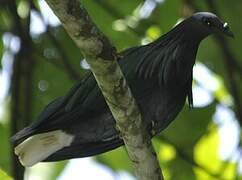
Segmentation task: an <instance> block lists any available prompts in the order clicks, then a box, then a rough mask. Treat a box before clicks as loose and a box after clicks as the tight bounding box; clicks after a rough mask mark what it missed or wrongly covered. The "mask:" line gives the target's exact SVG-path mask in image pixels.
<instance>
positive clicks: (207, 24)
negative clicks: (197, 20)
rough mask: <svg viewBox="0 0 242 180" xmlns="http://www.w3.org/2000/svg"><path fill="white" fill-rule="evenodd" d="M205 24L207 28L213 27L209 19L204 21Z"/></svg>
mask: <svg viewBox="0 0 242 180" xmlns="http://www.w3.org/2000/svg"><path fill="white" fill-rule="evenodd" d="M203 22H204V24H205V25H206V26H208V27H211V25H212V24H211V22H210V21H209V19H207V18H206V19H204V20H203Z"/></svg>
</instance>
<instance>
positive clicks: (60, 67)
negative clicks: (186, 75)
mask: <svg viewBox="0 0 242 180" xmlns="http://www.w3.org/2000/svg"><path fill="white" fill-rule="evenodd" d="M81 2H82V3H83V5H84V6H85V7H86V8H87V10H88V12H89V13H90V15H91V17H92V19H93V21H94V22H95V23H96V24H97V25H98V27H99V28H100V29H101V30H102V31H103V32H104V34H106V35H107V36H108V38H109V39H110V40H111V41H112V43H113V44H114V45H115V46H116V47H117V49H118V50H119V51H122V50H123V49H125V48H128V47H131V46H135V45H140V44H145V43H148V42H150V41H153V40H154V39H156V38H158V37H159V36H160V35H162V34H164V33H165V32H167V31H169V30H170V29H171V28H172V27H173V26H174V25H175V24H176V23H177V22H178V21H179V20H180V19H181V18H184V17H186V16H188V15H190V14H191V13H192V12H194V10H195V9H196V10H198V9H199V10H200V11H208V10H211V3H214V4H215V5H216V6H215V7H212V8H213V9H212V10H213V11H217V12H219V14H220V15H221V18H222V19H224V20H226V21H228V22H229V24H231V28H232V30H233V31H234V33H235V36H236V40H234V41H232V40H226V41H225V42H224V43H225V45H226V48H227V49H228V51H229V52H230V53H231V54H230V58H231V56H233V58H234V59H235V60H236V63H237V64H236V65H233V66H231V67H230V66H228V64H226V57H225V54H224V50H223V48H222V45H221V44H220V43H221V42H220V43H219V41H217V39H216V37H210V38H208V39H206V40H204V41H203V42H202V43H201V45H200V48H199V52H198V57H197V59H198V61H199V62H200V63H202V64H203V65H205V67H206V68H207V69H208V70H209V71H210V72H211V79H213V82H214V83H218V86H217V87H216V89H213V90H212V91H209V93H210V94H211V95H212V97H213V98H212V99H213V100H212V101H211V102H209V103H207V104H206V105H203V106H201V107H198V108H195V109H192V110H190V109H188V107H187V106H186V107H185V108H184V110H183V112H181V113H180V115H179V116H178V117H177V119H176V121H175V122H173V123H172V124H171V125H170V126H169V128H167V129H166V130H165V131H164V132H163V133H161V135H160V136H158V137H156V138H154V140H153V144H154V146H155V149H156V152H157V155H158V158H159V161H160V164H161V167H162V169H163V173H164V176H165V177H166V179H172V180H183V179H184V180H193V179H194V180H195V179H198V180H206V179H208V180H210V179H211V180H213V179H231V180H233V179H240V178H242V177H240V174H239V173H238V162H239V160H235V158H234V157H233V154H232V155H231V158H227V159H225V158H223V157H222V156H221V155H220V151H221V147H220V144H221V141H222V140H223V139H221V136H220V134H219V133H220V124H219V123H217V122H215V121H214V114H215V112H216V111H217V107H218V105H222V106H224V107H226V108H227V109H229V110H232V111H233V112H234V113H235V114H236V115H237V116H235V117H234V121H236V119H237V120H242V119H241V118H242V117H239V113H238V112H239V111H242V110H241V109H238V108H241V106H240V104H239V103H240V102H241V100H242V99H241V98H237V97H238V96H236V94H235V93H234V92H233V91H231V87H235V88H236V91H237V94H239V97H241V95H242V81H241V73H242V68H241V67H242V61H241V59H242V53H241V43H242V33H240V31H241V29H242V24H241V23H240V21H241V18H242V14H241V7H242V1H240V0H234V1H226V0H220V1H215V0H214V1H212V0H211V1H198V0H195V1H189V0H183V1H182V0H145V1H142V0H132V1H130V0H122V3H121V1H117V0H81ZM0 3H1V6H0V24H1V26H0V37H2V38H1V39H0V57H1V59H2V61H1V63H0V70H1V72H7V75H8V77H9V78H8V79H7V80H8V81H9V83H10V85H11V88H9V89H8V92H7V95H6V97H5V99H4V101H2V102H0V103H1V107H0V142H1V144H0V168H1V169H2V170H3V171H5V172H7V174H13V172H12V171H11V169H12V168H13V166H14V163H12V162H11V152H12V150H11V145H10V141H9V137H10V135H11V134H13V133H14V132H15V131H17V130H19V129H21V128H23V126H24V125H26V124H29V123H30V122H28V121H27V120H26V121H25V120H24V119H23V118H22V117H25V114H24V113H28V114H29V115H28V116H27V117H30V119H33V120H34V119H35V118H36V117H37V115H38V113H39V112H40V111H41V109H42V108H44V107H45V106H46V105H47V104H48V103H49V102H50V101H51V100H53V99H54V98H56V97H58V96H61V95H63V94H64V93H65V92H66V91H67V90H68V89H70V88H71V86H72V85H73V84H74V82H75V81H76V80H77V79H78V78H79V77H82V76H83V75H84V74H85V73H86V69H85V67H84V66H81V64H82V63H81V62H82V60H83V57H82V55H81V54H80V52H79V50H78V48H77V47H76V46H75V44H74V43H73V42H72V40H71V39H70V37H69V36H68V35H67V34H66V32H65V31H64V29H63V28H62V27H61V26H60V25H52V24H51V23H50V24H48V21H45V18H42V20H41V17H42V16H43V15H44V16H46V15H47V14H45V13H44V14H42V13H41V12H44V10H43V9H42V11H41V12H40V8H41V4H42V5H43V0H39V1H38V0H33V1H31V0H30V1H25V0H18V1H16V6H15V5H14V4H15V1H7V0H3V1H0ZM215 8H216V9H215ZM30 12H32V13H30ZM33 12H35V13H36V14H37V16H38V17H39V18H40V19H39V21H40V24H43V26H44V29H43V31H42V32H41V33H35V34H34V33H31V32H32V29H35V30H36V29H37V30H38V29H41V28H42V27H41V25H40V24H38V26H39V27H31V24H32V22H31V21H33V19H32V18H33V17H32V16H33ZM30 14H32V15H31V18H30ZM49 18H51V17H49ZM29 20H31V21H29ZM29 29H30V30H29ZM7 34H8V35H11V36H10V38H7V36H6V35H7ZM8 37H9V36H8ZM13 37H18V38H19V39H20V41H21V44H20V48H19V49H18V48H17V47H16V43H17V42H16V41H13ZM26 39H27V40H26ZM223 45H224V44H223ZM29 47H31V48H29ZM26 49H27V53H25V51H26ZM11 57H12V58H13V59H14V60H13V62H12V60H11ZM19 57H21V58H19ZM227 58H229V57H227ZM17 61H19V62H20V63H19V64H20V65H19V64H18V63H16V62H17ZM21 63H22V64H21ZM14 65H16V67H17V68H14ZM26 65H27V66H26ZM229 70H230V71H229ZM26 72H27V73H29V74H27V75H26ZM230 72H232V73H233V74H232V76H230V74H229V73H230ZM2 74H3V73H2ZM12 74H15V75H16V76H14V77H15V78H16V79H17V80H15V81H14V79H12V80H13V81H11V78H10V76H11V75H12ZM18 77H21V80H18ZM30 77H31V78H30ZM29 78H30V79H29ZM231 78H233V79H231ZM0 79H1V78H0ZM0 83H4V82H3V81H2V80H1V81H0ZM194 85H196V86H199V87H201V88H203V89H204V90H205V91H208V89H209V88H210V87H202V86H201V84H200V82H198V80H196V79H195V81H194ZM0 86H1V87H2V86H7V85H6V84H5V85H2V84H0ZM15 86H17V87H18V86H23V87H24V88H21V89H20V90H19V92H17V94H18V95H19V97H20V98H21V99H23V100H21V101H17V100H16V96H14V95H13V94H14V93H15V94H16V92H14V91H15V90H16V88H14V87H15ZM3 89H4V88H3ZM26 89H27V90H28V91H26ZM231 92H233V93H231ZM235 98H237V99H235ZM195 99H196V98H195ZM0 101H1V98H0ZM26 102H27V103H26ZM16 103H17V104H16ZM14 105H16V106H17V107H25V106H26V107H25V108H24V109H26V110H25V111H24V112H21V111H20V112H17V117H19V119H12V117H14V116H13V114H14V113H15V112H16V109H14V108H13V107H14ZM20 109H21V108H20ZM28 109H29V111H28ZM16 124H17V126H16V127H17V130H16V129H15V130H14V128H13V127H14V126H15V125H16ZM238 124H239V123H238ZM227 141H229V140H228V139H227ZM231 141H232V140H231ZM228 148H229V147H228ZM239 150H240V147H239V146H238V147H237V148H236V149H235V151H239ZM95 159H96V160H97V161H98V162H99V163H102V164H105V165H107V166H109V167H111V168H112V169H113V170H114V171H119V170H125V171H128V172H130V173H133V169H132V165H131V163H130V161H129V159H128V156H127V154H126V151H125V150H124V148H123V147H120V148H118V149H116V150H114V151H111V152H107V153H104V154H102V155H98V156H96V157H95ZM239 159H240V156H239ZM65 165H66V162H58V163H50V164H48V165H40V166H39V165H38V166H37V167H34V168H33V169H32V168H31V169H28V171H30V172H31V173H32V174H35V175H37V176H40V177H42V179H56V177H58V175H59V174H60V172H61V171H62V170H63V168H64V167H65ZM2 170H0V179H3V180H5V179H11V178H9V177H8V176H7V175H6V173H4V172H3V171H2ZM28 171H27V172H28ZM43 172H45V173H43ZM31 173H30V174H31ZM28 174H29V173H28ZM38 174H39V175H38Z"/></svg>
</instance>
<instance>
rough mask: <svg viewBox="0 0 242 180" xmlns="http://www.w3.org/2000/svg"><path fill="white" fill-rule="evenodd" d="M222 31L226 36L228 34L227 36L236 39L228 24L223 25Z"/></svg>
mask: <svg viewBox="0 0 242 180" xmlns="http://www.w3.org/2000/svg"><path fill="white" fill-rule="evenodd" d="M222 31H223V32H224V34H226V35H227V36H229V37H232V38H234V34H233V32H232V31H231V30H230V28H229V24H228V23H224V24H223V30H222Z"/></svg>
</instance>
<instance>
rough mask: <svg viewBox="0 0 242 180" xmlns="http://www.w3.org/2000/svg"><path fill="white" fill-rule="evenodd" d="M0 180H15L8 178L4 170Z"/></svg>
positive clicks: (0, 173) (1, 171) (0, 171)
mask: <svg viewBox="0 0 242 180" xmlns="http://www.w3.org/2000/svg"><path fill="white" fill-rule="evenodd" d="M0 179H1V180H12V179H13V178H12V177H10V176H8V175H7V174H6V173H5V172H4V171H3V170H2V169H0Z"/></svg>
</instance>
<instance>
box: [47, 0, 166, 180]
mask: <svg viewBox="0 0 242 180" xmlns="http://www.w3.org/2000/svg"><path fill="white" fill-rule="evenodd" d="M46 2H47V3H48V4H49V6H50V7H51V9H52V10H53V11H54V13H55V14H56V15H57V17H58V18H59V19H60V21H61V22H62V25H63V26H64V28H65V29H66V31H67V32H68V34H69V35H70V36H71V38H72V39H73V41H74V42H75V43H76V44H77V46H78V47H79V48H80V50H81V52H82V53H83V54H84V55H85V57H86V60H87V62H88V63H89V65H90V67H91V71H92V72H93V74H94V76H95V78H96V80H97V83H98V85H99V87H100V89H101V91H102V93H103V95H104V97H105V99H106V102H107V104H108V106H109V108H110V110H111V112H112V114H113V116H114V118H115V120H116V122H117V123H116V124H117V128H118V130H119V131H120V134H121V136H122V138H123V140H124V143H125V146H126V149H127V151H128V154H129V157H130V159H131V161H132V162H133V163H134V167H135V173H136V175H137V177H138V178H139V179H142V180H158V179H163V177H162V173H161V170H160V167H159V163H158V161H157V158H156V154H155V151H154V149H153V147H152V144H151V138H150V136H149V134H148V132H147V130H146V129H145V126H144V125H143V121H142V116H141V114H140V112H139V109H138V106H137V104H136V101H135V99H134V98H133V96H132V94H131V91H130V89H129V87H128V84H127V83H126V80H125V78H124V76H123V74H122V71H121V69H120V67H119V65H118V63H117V61H116V59H117V53H116V49H115V48H114V47H113V46H112V45H111V44H110V42H109V41H108V39H107V38H106V37H105V36H104V35H103V34H102V33H101V32H100V31H99V30H98V28H97V27H96V26H95V24H94V23H93V22H92V20H91V19H90V17H89V15H88V13H87V11H86V10H85V8H84V7H83V6H82V5H81V4H80V2H79V1H77V0H68V1H66V0H46Z"/></svg>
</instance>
